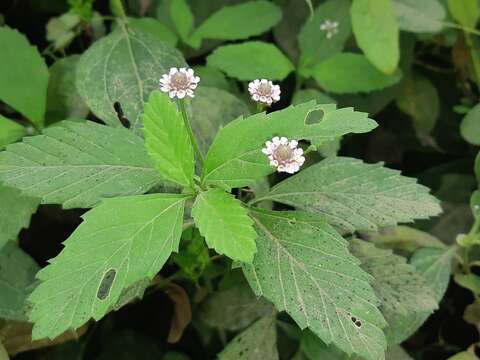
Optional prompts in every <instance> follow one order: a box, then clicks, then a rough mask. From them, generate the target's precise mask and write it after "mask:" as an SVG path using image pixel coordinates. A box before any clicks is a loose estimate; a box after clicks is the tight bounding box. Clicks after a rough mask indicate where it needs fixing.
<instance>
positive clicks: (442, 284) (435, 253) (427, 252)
mask: <svg viewBox="0 0 480 360" xmlns="http://www.w3.org/2000/svg"><path fill="white" fill-rule="evenodd" d="M456 250H457V249H456V247H455V246H452V247H450V248H444V249H439V248H423V249H420V250H417V251H416V252H415V253H414V254H413V256H412V258H411V259H410V263H411V264H412V265H413V266H415V268H416V269H417V272H419V273H420V274H421V275H422V276H423V277H424V278H425V280H426V281H427V285H428V286H429V287H430V288H431V289H432V290H433V293H434V295H435V300H436V301H437V302H440V300H442V298H443V295H445V292H446V291H447V287H448V283H449V281H450V274H451V272H452V261H453V257H454V256H455V252H456Z"/></svg>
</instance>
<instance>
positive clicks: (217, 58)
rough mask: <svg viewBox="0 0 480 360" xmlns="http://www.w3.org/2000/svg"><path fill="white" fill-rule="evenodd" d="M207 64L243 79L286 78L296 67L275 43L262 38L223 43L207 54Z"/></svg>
mask: <svg viewBox="0 0 480 360" xmlns="http://www.w3.org/2000/svg"><path fill="white" fill-rule="evenodd" d="M207 65H208V66H212V67H214V68H217V69H219V70H222V71H223V72H225V73H226V74H227V75H228V76H230V77H233V78H236V79H239V80H253V79H260V78H265V79H270V80H283V79H284V78H285V77H286V76H287V75H288V74H290V73H291V72H292V71H293V70H294V66H293V64H292V62H291V61H290V60H289V59H288V58H287V57H286V56H285V55H284V54H283V53H282V52H281V51H280V50H279V49H278V48H277V47H276V46H275V45H273V44H270V43H266V42H262V41H247V42H244V43H241V44H233V45H225V46H221V47H219V48H217V49H216V50H215V51H214V52H213V53H212V54H211V55H209V56H208V57H207Z"/></svg>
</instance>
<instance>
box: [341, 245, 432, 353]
mask: <svg viewBox="0 0 480 360" xmlns="http://www.w3.org/2000/svg"><path fill="white" fill-rule="evenodd" d="M350 251H351V252H352V253H353V254H354V255H355V256H356V257H357V258H358V259H360V261H361V262H362V268H363V269H364V270H365V271H366V272H368V273H369V274H371V275H372V276H373V277H374V278H375V281H374V282H373V288H374V290H375V293H376V294H377V297H378V298H379V299H380V300H381V306H380V310H381V311H382V313H383V315H384V316H385V319H386V320H387V322H388V327H387V328H386V329H385V333H386V336H387V340H388V343H389V344H390V345H391V344H399V343H400V342H402V341H403V340H405V339H406V338H408V337H409V336H410V335H411V334H412V333H413V331H414V330H416V329H417V327H418V326H419V325H420V324H421V323H422V322H423V321H425V319H426V317H425V316H424V315H425V314H427V317H428V315H429V314H431V313H432V312H433V311H434V310H436V309H437V307H438V303H437V301H436V299H435V294H434V293H433V291H432V290H431V288H430V287H429V285H428V284H427V282H426V280H425V279H424V278H423V277H422V275H420V274H419V273H417V272H416V271H415V268H414V267H413V266H412V265H410V264H407V263H406V259H405V258H404V257H402V256H398V255H395V254H393V253H392V251H391V250H383V249H380V248H376V247H375V246H374V245H373V244H371V243H368V242H365V241H362V240H358V239H354V240H352V241H351V242H350ZM419 319H420V321H421V322H419V321H418V320H419ZM412 325H413V326H412ZM412 330H413V331H412Z"/></svg>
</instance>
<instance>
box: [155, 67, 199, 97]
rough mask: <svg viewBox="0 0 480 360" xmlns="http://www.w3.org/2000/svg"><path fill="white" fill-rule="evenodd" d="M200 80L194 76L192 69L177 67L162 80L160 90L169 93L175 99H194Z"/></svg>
mask: <svg viewBox="0 0 480 360" xmlns="http://www.w3.org/2000/svg"><path fill="white" fill-rule="evenodd" d="M199 82H200V78H199V77H198V76H195V75H194V71H193V70H192V69H186V68H180V69H177V68H175V67H173V68H171V69H170V72H169V73H168V74H164V75H163V76H162V78H161V79H160V90H162V91H163V92H166V93H168V95H169V96H170V97H171V98H172V99H173V98H175V97H176V98H178V99H183V98H184V97H185V96H190V97H192V98H193V97H194V94H193V90H195V89H196V87H197V85H198V83H199Z"/></svg>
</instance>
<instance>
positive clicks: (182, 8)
mask: <svg viewBox="0 0 480 360" xmlns="http://www.w3.org/2000/svg"><path fill="white" fill-rule="evenodd" d="M170 18H171V19H172V21H173V25H174V26H175V29H176V30H177V32H178V35H180V39H182V41H183V42H184V43H187V44H188V39H189V37H190V33H191V32H192V30H193V24H194V22H195V19H194V18H193V14H192V10H190V6H189V5H188V3H187V1H186V0H170Z"/></svg>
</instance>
